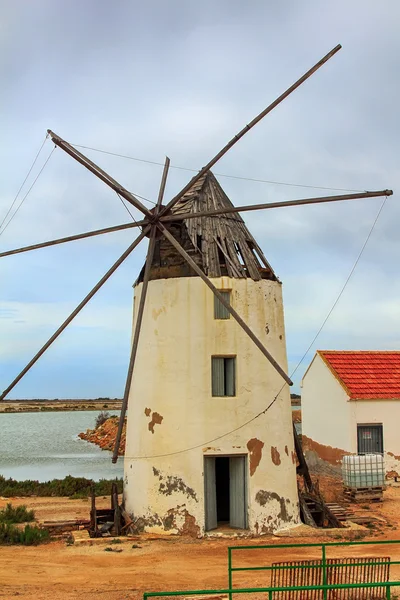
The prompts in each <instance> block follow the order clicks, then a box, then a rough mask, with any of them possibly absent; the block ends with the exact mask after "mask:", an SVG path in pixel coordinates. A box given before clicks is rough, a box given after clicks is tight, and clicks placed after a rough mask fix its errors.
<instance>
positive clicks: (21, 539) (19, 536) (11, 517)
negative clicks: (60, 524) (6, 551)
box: [0, 504, 50, 546]
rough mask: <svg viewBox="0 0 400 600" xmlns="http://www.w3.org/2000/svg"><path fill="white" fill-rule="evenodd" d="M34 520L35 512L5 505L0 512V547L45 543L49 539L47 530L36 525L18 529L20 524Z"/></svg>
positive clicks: (23, 507)
mask: <svg viewBox="0 0 400 600" xmlns="http://www.w3.org/2000/svg"><path fill="white" fill-rule="evenodd" d="M34 520H35V512H34V511H33V510H28V509H27V508H26V506H15V507H14V506H12V504H7V506H6V507H5V508H3V510H0V545H12V544H21V545H23V546H36V545H37V544H41V543H43V542H47V540H48V539H49V537H50V535H49V532H48V531H47V529H41V528H40V527H38V526H37V525H25V527H24V528H21V527H18V524H20V523H28V522H30V521H34Z"/></svg>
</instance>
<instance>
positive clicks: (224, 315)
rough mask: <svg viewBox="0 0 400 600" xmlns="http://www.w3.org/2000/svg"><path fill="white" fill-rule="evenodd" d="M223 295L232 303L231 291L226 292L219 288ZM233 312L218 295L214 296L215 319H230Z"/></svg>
mask: <svg viewBox="0 0 400 600" xmlns="http://www.w3.org/2000/svg"><path fill="white" fill-rule="evenodd" d="M218 291H219V293H220V294H221V296H223V298H224V300H225V301H226V302H227V303H228V304H229V306H230V304H231V293H230V292H225V291H222V290H218ZM230 317H231V313H230V312H229V310H228V309H227V308H226V307H225V306H224V305H223V304H222V302H220V300H219V298H217V296H214V319H230Z"/></svg>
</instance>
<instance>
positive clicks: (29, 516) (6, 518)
mask: <svg viewBox="0 0 400 600" xmlns="http://www.w3.org/2000/svg"><path fill="white" fill-rule="evenodd" d="M34 520H35V512H34V511H33V510H28V509H27V508H26V506H24V505H22V506H16V507H14V506H12V504H7V506H6V507H5V508H3V510H0V523H8V524H14V523H30V522H31V521H34Z"/></svg>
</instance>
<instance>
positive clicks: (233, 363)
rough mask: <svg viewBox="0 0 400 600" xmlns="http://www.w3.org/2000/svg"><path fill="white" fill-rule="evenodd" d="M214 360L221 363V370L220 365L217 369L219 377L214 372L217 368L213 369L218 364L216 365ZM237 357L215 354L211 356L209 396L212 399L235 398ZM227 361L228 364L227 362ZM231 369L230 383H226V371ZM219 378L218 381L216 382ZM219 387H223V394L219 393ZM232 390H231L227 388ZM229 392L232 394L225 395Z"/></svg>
mask: <svg viewBox="0 0 400 600" xmlns="http://www.w3.org/2000/svg"><path fill="white" fill-rule="evenodd" d="M216 359H222V360H223V363H222V369H221V363H219V364H220V366H219V367H218V368H219V371H220V372H219V375H218V373H217V372H216V369H217V367H214V365H216V364H218V363H216ZM236 359H237V356H236V355H235V354H234V355H232V354H231V355H221V354H215V355H212V356H211V396H212V397H213V398H235V397H236V393H237V391H236V390H237V360H236ZM227 361H229V363H228V362H227ZM230 368H231V369H232V371H233V372H232V376H230V377H231V381H230V382H227V373H228V369H230ZM221 373H222V377H221ZM218 377H219V380H218ZM221 378H222V382H221ZM221 387H223V394H222V393H220V392H221V391H222V390H221ZM230 387H231V388H232V389H231V390H230V389H229V388H230ZM229 391H231V392H232V393H227V392H229Z"/></svg>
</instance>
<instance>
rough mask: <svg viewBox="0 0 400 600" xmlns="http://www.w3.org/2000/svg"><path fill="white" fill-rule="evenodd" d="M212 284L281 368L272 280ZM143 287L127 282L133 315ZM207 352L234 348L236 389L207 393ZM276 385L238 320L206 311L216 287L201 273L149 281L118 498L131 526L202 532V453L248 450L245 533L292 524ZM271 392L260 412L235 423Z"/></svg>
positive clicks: (282, 408) (284, 393)
mask: <svg viewBox="0 0 400 600" xmlns="http://www.w3.org/2000/svg"><path fill="white" fill-rule="evenodd" d="M213 283H214V284H215V285H216V287H217V288H218V289H227V290H229V289H231V290H232V297H231V303H232V305H233V306H234V308H235V309H236V310H237V311H238V313H239V314H240V315H241V316H242V318H243V319H244V320H245V321H246V323H247V324H248V325H249V326H250V328H251V329H252V330H253V331H254V332H255V333H256V334H257V335H258V336H259V337H260V339H261V341H262V342H263V343H264V344H265V346H266V347H267V348H268V350H269V351H270V352H271V354H272V355H273V356H274V358H275V359H276V360H277V361H278V362H279V364H281V365H282V366H283V368H284V369H287V359H286V344H285V332H284V320H283V304H282V293H281V285H280V283H278V282H274V281H269V280H261V281H258V282H255V281H253V280H252V279H230V278H228V277H221V278H218V279H213ZM141 289H142V284H140V285H138V286H137V287H136V288H135V317H134V318H135V320H136V310H137V306H138V299H139V296H140V293H141ZM212 355H236V356H237V380H236V384H237V387H236V390H237V392H236V393H237V395H236V397H212V395H211V356H212ZM283 383H284V382H283V380H282V378H281V377H280V376H279V375H278V374H277V373H276V371H275V370H274V369H273V367H272V366H271V365H270V363H269V362H268V361H267V359H266V358H265V357H264V356H263V355H262V353H261V352H260V351H259V350H258V348H257V347H256V346H255V345H254V343H253V342H252V341H251V340H250V339H249V338H248V336H247V335H246V334H245V333H244V332H243V330H242V329H241V328H240V327H239V325H238V324H237V323H236V321H234V320H233V319H232V318H231V319H228V320H215V319H214V295H213V294H212V292H211V291H210V290H209V289H208V288H207V287H206V285H205V284H204V282H203V281H201V279H199V278H198V277H190V278H189V277H188V278H175V279H163V280H154V281H150V283H149V288H148V296H147V299H146V309H145V314H144V318H143V324H142V330H141V338H140V343H139V348H138V354H137V361H136V366H135V373H134V376H133V380H132V387H131V393H130V398H129V408H128V425H127V441H126V456H125V476H124V477H125V485H124V498H125V506H126V509H127V510H128V512H129V513H132V514H133V515H134V518H135V519H136V523H137V527H138V530H143V529H144V530H146V531H154V532H159V531H169V532H171V533H177V532H181V533H185V532H186V533H191V534H193V535H202V534H203V533H204V479H203V471H204V467H203V464H204V456H205V455H213V456H218V455H233V454H245V455H247V456H248V461H247V463H248V486H247V494H248V507H249V514H248V516H249V528H250V529H251V530H252V531H254V532H257V533H266V532H270V531H274V530H276V529H279V528H281V527H282V526H288V524H297V523H298V520H299V514H298V499H297V484H296V472H295V456H294V447H293V434H292V422H291V405H290V395H289V387H288V386H287V385H283ZM277 394H279V395H278V399H277V401H276V402H275V403H274V404H273V406H272V407H271V408H270V410H268V412H267V413H266V414H265V415H262V416H260V417H259V418H258V419H256V420H254V421H252V422H251V423H249V424H248V425H246V426H244V427H242V425H243V424H244V423H246V422H247V421H249V420H250V419H253V417H254V416H255V415H257V413H259V412H261V411H262V410H264V409H265V407H266V406H267V405H268V404H269V403H270V402H271V401H272V400H273V399H274V397H275V395H277ZM238 427H240V429H238V430H237V431H235V432H234V433H230V434H229V435H225V434H226V433H227V432H230V431H232V430H235V429H236V428H238ZM220 436H223V437H221V438H220ZM174 453H175V454H174Z"/></svg>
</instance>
